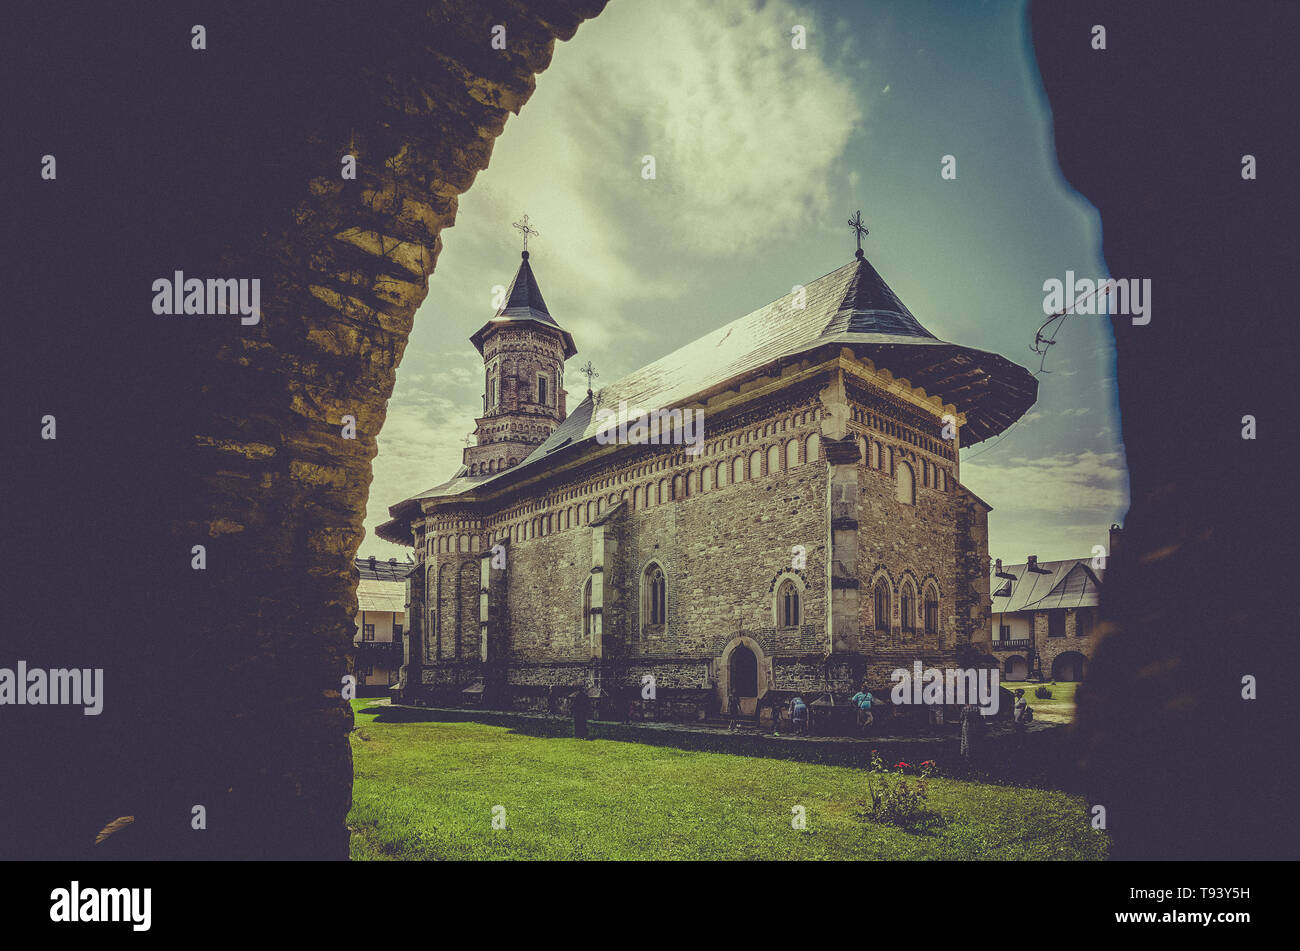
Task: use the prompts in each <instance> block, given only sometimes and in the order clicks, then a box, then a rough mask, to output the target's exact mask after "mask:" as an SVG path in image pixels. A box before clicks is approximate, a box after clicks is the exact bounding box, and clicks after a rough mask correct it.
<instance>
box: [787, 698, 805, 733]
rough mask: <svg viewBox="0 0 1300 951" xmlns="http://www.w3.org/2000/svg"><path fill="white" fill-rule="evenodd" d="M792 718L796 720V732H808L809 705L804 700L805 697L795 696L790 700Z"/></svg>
mask: <svg viewBox="0 0 1300 951" xmlns="http://www.w3.org/2000/svg"><path fill="white" fill-rule="evenodd" d="M790 719H791V720H792V721H794V731H795V732H796V733H805V732H807V729H808V706H807V704H805V703H804V702H803V697H795V698H794V699H793V700H791V701H790Z"/></svg>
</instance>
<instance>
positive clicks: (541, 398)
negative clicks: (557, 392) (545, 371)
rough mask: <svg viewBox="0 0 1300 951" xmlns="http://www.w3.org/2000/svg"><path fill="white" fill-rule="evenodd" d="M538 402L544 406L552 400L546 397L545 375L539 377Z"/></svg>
mask: <svg viewBox="0 0 1300 951" xmlns="http://www.w3.org/2000/svg"><path fill="white" fill-rule="evenodd" d="M537 402H539V403H541V404H542V405H543V406H546V405H547V404H548V403H549V402H550V401H549V400H547V398H546V377H544V376H539V377H538V378H537Z"/></svg>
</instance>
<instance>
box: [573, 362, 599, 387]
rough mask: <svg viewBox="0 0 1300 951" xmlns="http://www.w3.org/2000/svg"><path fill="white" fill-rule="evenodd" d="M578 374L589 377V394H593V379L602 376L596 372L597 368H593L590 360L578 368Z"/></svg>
mask: <svg viewBox="0 0 1300 951" xmlns="http://www.w3.org/2000/svg"><path fill="white" fill-rule="evenodd" d="M578 372H579V373H583V374H586V377H587V392H588V393H590V392H591V381H592V380H593V379H595V378H596V377H598V376H600V374H599V373H597V372H596V368H595V367H593V366H592V365H591V361H590V360H588V361H587V362H586V363H585V364H584V365H583V366H580V367H579V368H578Z"/></svg>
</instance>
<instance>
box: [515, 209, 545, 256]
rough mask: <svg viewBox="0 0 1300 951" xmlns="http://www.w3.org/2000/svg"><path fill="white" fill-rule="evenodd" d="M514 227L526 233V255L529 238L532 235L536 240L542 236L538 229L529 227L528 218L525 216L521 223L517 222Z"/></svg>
mask: <svg viewBox="0 0 1300 951" xmlns="http://www.w3.org/2000/svg"><path fill="white" fill-rule="evenodd" d="M512 227H514V228H518V229H519V230H520V231H522V232H523V233H524V254H527V253H528V236H529V235H530V234H531V235H532V236H533V237H534V238H536V237H537V236H538V235H540V234H541V232H540V231H538V230H537V229H536V228H530V227H529V226H528V216H527V215H524V216H523V218H521V219H520V220H519V221H516V222H515V223H514V224H513V225H512Z"/></svg>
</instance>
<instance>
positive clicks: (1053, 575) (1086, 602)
mask: <svg viewBox="0 0 1300 951" xmlns="http://www.w3.org/2000/svg"><path fill="white" fill-rule="evenodd" d="M1038 568H1039V570H1038V571H1030V570H1029V565H1028V564H1024V565H1011V566H1006V565H1004V566H1003V567H1002V572H1003V574H1008V575H1014V578H1000V577H998V575H997V574H996V573H995V574H994V575H993V576H992V578H991V579H990V582H989V589H990V590H991V591H992V593H993V613H995V614H1004V613H1008V612H1012V611H1049V610H1053V609H1057V608H1095V607H1096V606H1097V605H1098V604H1100V603H1101V602H1100V596H1101V584H1102V580H1103V578H1104V577H1105V574H1106V569H1104V568H1097V569H1093V568H1092V567H1091V559H1090V558H1067V559H1065V560H1064V561H1040V562H1039V563H1038Z"/></svg>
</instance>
